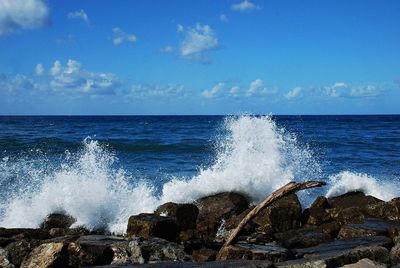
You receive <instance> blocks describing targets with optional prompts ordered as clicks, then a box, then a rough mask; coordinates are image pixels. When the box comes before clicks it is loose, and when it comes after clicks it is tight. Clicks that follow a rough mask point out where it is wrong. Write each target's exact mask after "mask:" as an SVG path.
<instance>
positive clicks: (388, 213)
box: [365, 198, 400, 222]
mask: <svg viewBox="0 0 400 268" xmlns="http://www.w3.org/2000/svg"><path fill="white" fill-rule="evenodd" d="M365 211H366V213H367V214H368V215H370V216H372V217H375V218H381V219H385V220H389V221H396V222H400V198H394V199H392V200H390V201H389V202H378V203H374V204H369V205H368V206H367V207H366V208H365Z"/></svg>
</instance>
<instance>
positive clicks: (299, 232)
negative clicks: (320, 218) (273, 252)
mask: <svg viewBox="0 0 400 268" xmlns="http://www.w3.org/2000/svg"><path fill="white" fill-rule="evenodd" d="M274 237H275V239H276V240H278V241H279V243H280V244H281V245H283V246H284V247H285V248H289V249H291V248H305V247H312V246H316V245H319V244H321V243H326V242H330V241H331V240H332V238H331V236H330V235H329V234H327V233H324V232H322V230H321V228H318V227H307V228H302V229H295V230H290V231H287V232H284V233H276V234H274Z"/></svg>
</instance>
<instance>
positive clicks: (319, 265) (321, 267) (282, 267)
mask: <svg viewBox="0 0 400 268" xmlns="http://www.w3.org/2000/svg"><path fill="white" fill-rule="evenodd" d="M275 266H276V267H278V268H326V267H328V266H327V265H326V262H325V260H318V259H317V260H310V259H297V260H290V261H285V262H280V263H276V264H275Z"/></svg>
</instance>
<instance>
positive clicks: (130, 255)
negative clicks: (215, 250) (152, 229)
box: [111, 237, 192, 264]
mask: <svg viewBox="0 0 400 268" xmlns="http://www.w3.org/2000/svg"><path fill="white" fill-rule="evenodd" d="M111 249H112V251H113V252H114V256H113V260H112V263H113V264H142V263H147V262H164V261H179V262H183V261H191V260H192V258H191V256H189V255H188V254H187V253H186V252H184V251H183V248H182V247H181V246H179V245H178V244H176V243H173V242H169V241H167V240H165V239H161V238H152V239H149V240H144V239H143V238H140V237H133V238H131V239H130V240H128V241H124V242H120V243H115V244H113V245H112V246H111Z"/></svg>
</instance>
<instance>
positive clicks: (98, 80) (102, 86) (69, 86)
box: [49, 60, 121, 95]
mask: <svg viewBox="0 0 400 268" xmlns="http://www.w3.org/2000/svg"><path fill="white" fill-rule="evenodd" d="M50 75H51V80H50V83H49V86H50V88H51V89H53V90H55V91H66V90H70V91H71V92H77V93H91V94H95V95H96V94H99V95H100V94H113V93H114V90H115V89H116V88H118V87H119V86H120V84H121V83H120V80H119V79H118V78H117V77H116V76H115V75H114V74H111V73H98V72H90V71H87V70H85V69H83V68H82V66H81V64H80V63H79V62H77V61H75V60H68V62H67V65H66V66H62V64H61V63H60V61H55V62H54V65H53V67H52V68H51V69H50Z"/></svg>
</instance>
